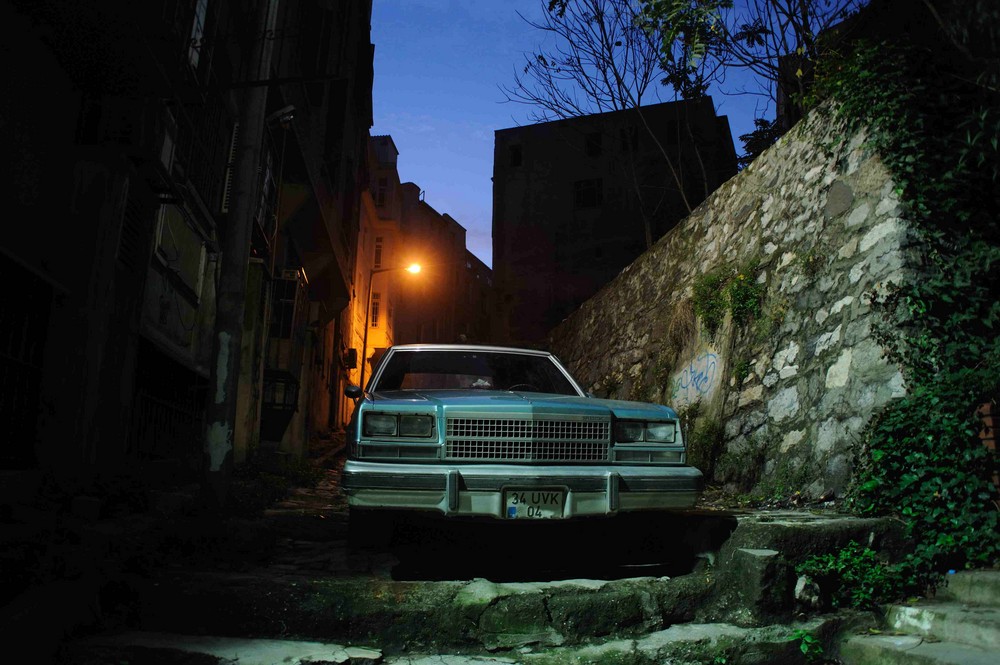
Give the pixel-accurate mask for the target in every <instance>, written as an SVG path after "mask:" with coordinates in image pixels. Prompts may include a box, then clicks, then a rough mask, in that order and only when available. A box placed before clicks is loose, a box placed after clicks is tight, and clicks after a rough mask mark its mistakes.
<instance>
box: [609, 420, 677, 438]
mask: <svg viewBox="0 0 1000 665" xmlns="http://www.w3.org/2000/svg"><path fill="white" fill-rule="evenodd" d="M676 440H677V423H675V422H674V421H672V420H669V421H666V422H645V421H642V420H619V421H618V422H616V423H615V441H616V442H617V443H674V442H675V441H676Z"/></svg>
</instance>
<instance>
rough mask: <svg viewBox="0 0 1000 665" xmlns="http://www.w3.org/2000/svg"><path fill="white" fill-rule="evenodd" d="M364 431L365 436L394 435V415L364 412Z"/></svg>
mask: <svg viewBox="0 0 1000 665" xmlns="http://www.w3.org/2000/svg"><path fill="white" fill-rule="evenodd" d="M364 433H365V436H396V416H394V415H391V416H390V415H386V414H382V413H366V414H365V426H364Z"/></svg>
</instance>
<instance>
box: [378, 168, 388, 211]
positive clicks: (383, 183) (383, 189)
mask: <svg viewBox="0 0 1000 665" xmlns="http://www.w3.org/2000/svg"><path fill="white" fill-rule="evenodd" d="M388 189H389V179H388V178H386V177H384V176H383V177H380V178H379V179H378V186H377V187H376V188H375V205H377V206H379V207H382V206H384V205H385V197H386V193H387V191H388Z"/></svg>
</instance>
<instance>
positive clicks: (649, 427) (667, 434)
mask: <svg viewBox="0 0 1000 665" xmlns="http://www.w3.org/2000/svg"><path fill="white" fill-rule="evenodd" d="M676 433H677V426H676V424H674V423H673V422H669V423H646V441H649V442H651V443H673V442H674V439H675V438H676Z"/></svg>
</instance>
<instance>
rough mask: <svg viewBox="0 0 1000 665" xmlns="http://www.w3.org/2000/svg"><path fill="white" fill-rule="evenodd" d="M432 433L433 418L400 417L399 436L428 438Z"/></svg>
mask: <svg viewBox="0 0 1000 665" xmlns="http://www.w3.org/2000/svg"><path fill="white" fill-rule="evenodd" d="M433 433H434V418H433V417H431V416H400V417H399V435H400V436H419V437H425V438H426V437H428V436H430V435H431V434H433Z"/></svg>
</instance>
